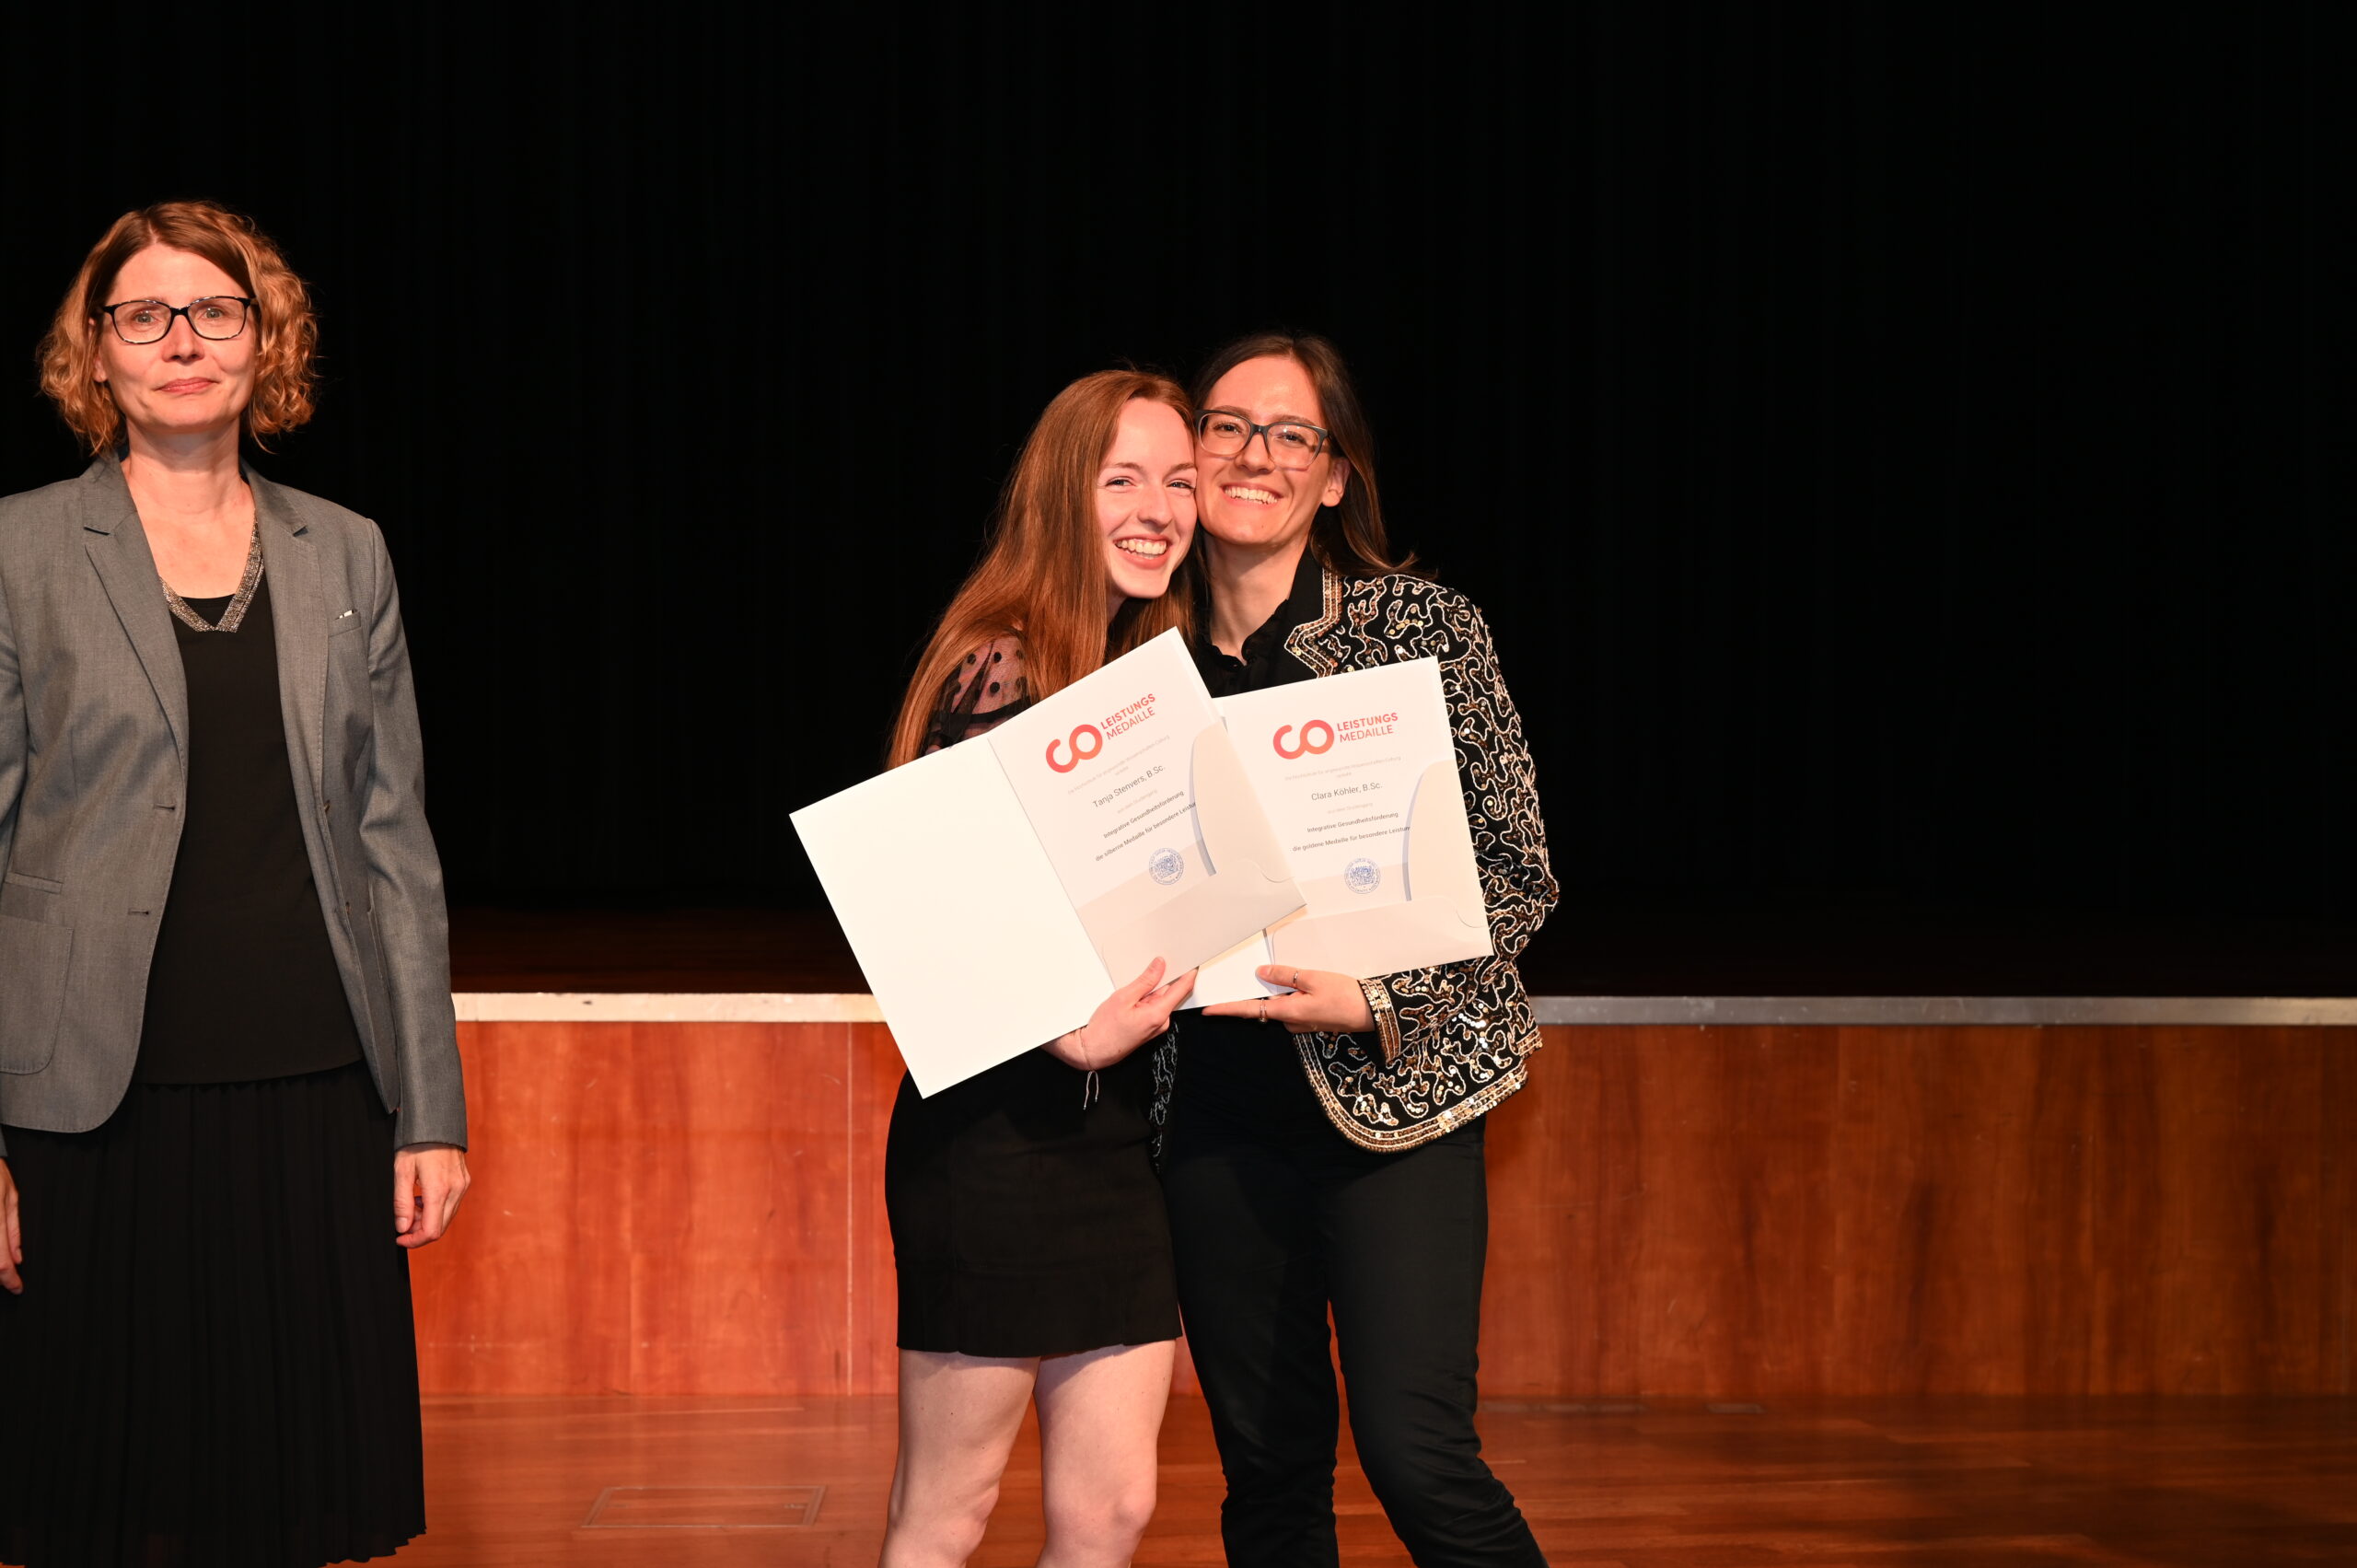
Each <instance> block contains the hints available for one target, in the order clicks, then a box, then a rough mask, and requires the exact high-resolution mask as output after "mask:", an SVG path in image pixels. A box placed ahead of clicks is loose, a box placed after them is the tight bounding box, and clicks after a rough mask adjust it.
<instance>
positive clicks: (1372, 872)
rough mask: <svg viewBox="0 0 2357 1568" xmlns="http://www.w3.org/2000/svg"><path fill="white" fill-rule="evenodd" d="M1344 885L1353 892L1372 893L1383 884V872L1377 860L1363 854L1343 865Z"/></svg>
mask: <svg viewBox="0 0 2357 1568" xmlns="http://www.w3.org/2000/svg"><path fill="white" fill-rule="evenodd" d="M1342 886H1343V887H1345V888H1348V889H1350V890H1351V891H1352V892H1353V893H1372V892H1374V891H1375V890H1376V889H1377V888H1380V887H1382V886H1383V872H1382V870H1381V868H1380V867H1378V866H1377V865H1376V864H1375V862H1373V861H1371V860H1368V859H1366V858H1365V857H1364V856H1361V857H1360V858H1359V859H1357V860H1354V861H1353V862H1351V863H1350V864H1349V865H1345V866H1344V867H1342Z"/></svg>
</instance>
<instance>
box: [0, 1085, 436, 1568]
mask: <svg viewBox="0 0 2357 1568" xmlns="http://www.w3.org/2000/svg"><path fill="white" fill-rule="evenodd" d="M7 1139H8V1150H7V1160H8V1166H9V1168H10V1170H11V1172H12V1173H13V1174H14V1175H15V1177H16V1180H17V1190H18V1191H19V1192H20V1194H21V1195H22V1202H23V1215H24V1218H23V1225H24V1248H25V1262H24V1269H23V1273H24V1280H25V1293H24V1295H21V1296H10V1295H6V1293H0V1400H5V1401H6V1405H5V1410H0V1561H6V1562H10V1563H25V1564H29V1565H30V1568H85V1565H87V1568H216V1565H217V1568H315V1565H317V1564H320V1563H327V1562H346V1561H351V1560H354V1559H361V1558H368V1557H378V1556H384V1555H386V1554H389V1553H390V1552H391V1551H393V1550H394V1549H395V1548H397V1547H399V1546H401V1544H402V1543H403V1542H405V1541H407V1540H409V1539H411V1538H412V1537H414V1536H416V1535H418V1534H419V1533H420V1532H422V1531H423V1530H424V1528H425V1496H424V1493H425V1489H424V1458H423V1445H422V1441H421V1437H420V1433H419V1423H418V1400H417V1344H416V1339H415V1330H414V1329H413V1326H412V1318H411V1315H410V1296H409V1258H408V1255H407V1254H406V1253H405V1252H403V1251H402V1250H401V1248H399V1247H397V1246H396V1245H394V1241H393V1225H392V1202H391V1199H392V1153H393V1129H392V1118H391V1117H390V1116H389V1115H388V1114H386V1111H385V1109H384V1106H383V1104H382V1103H381V1102H380V1101H379V1100H378V1099H377V1092H376V1089H375V1087H374V1086H372V1085H371V1083H370V1082H369V1077H368V1070H367V1068H366V1066H365V1065H362V1064H360V1063H354V1064H353V1065H351V1066H348V1067H339V1068H334V1069H331V1070H330V1071H328V1072H324V1073H313V1074H306V1075H305V1076H302V1077H296V1078H273V1079H269V1080H265V1081H262V1082H259V1083H240V1084H192V1085H179V1084H134V1085H133V1086H131V1090H130V1092H129V1093H128V1094H127V1095H126V1096H125V1097H124V1098H123V1102H122V1106H121V1107H120V1108H119V1109H117V1110H116V1111H115V1113H114V1115H113V1116H112V1117H111V1118H110V1119H109V1120H108V1121H107V1122H106V1123H105V1124H104V1125H102V1126H100V1127H99V1128H98V1129H96V1130H95V1131H92V1132H80V1133H58V1132H29V1131H24V1130H21V1129H18V1128H15V1127H11V1128H9V1129H7Z"/></svg>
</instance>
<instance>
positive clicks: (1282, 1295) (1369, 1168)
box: [1163, 1107, 1546, 1568]
mask: <svg viewBox="0 0 2357 1568" xmlns="http://www.w3.org/2000/svg"><path fill="white" fill-rule="evenodd" d="M1481 1140H1482V1128H1481V1123H1480V1121H1475V1122H1473V1123H1472V1124H1471V1125H1469V1126H1466V1127H1461V1128H1459V1129H1457V1131H1456V1132H1451V1133H1449V1134H1447V1135H1446V1136H1445V1137H1442V1138H1438V1139H1435V1140H1434V1141H1433V1142H1432V1143H1429V1144H1423V1145H1422V1147H1419V1148H1416V1149H1412V1150H1410V1151H1408V1152H1407V1153H1405V1154H1375V1153H1371V1152H1369V1151H1367V1150H1364V1149H1361V1148H1359V1147H1357V1146H1356V1145H1354V1144H1351V1143H1349V1142H1347V1141H1345V1140H1344V1139H1343V1138H1342V1136H1341V1134H1340V1133H1338V1132H1334V1131H1333V1129H1332V1128H1331V1127H1329V1126H1326V1125H1324V1123H1323V1120H1322V1118H1321V1119H1320V1121H1319V1122H1318V1124H1316V1125H1314V1126H1306V1127H1305V1126H1302V1125H1300V1124H1298V1123H1296V1124H1295V1125H1294V1126H1292V1127H1290V1128H1287V1129H1285V1130H1284V1131H1283V1132H1279V1131H1278V1130H1277V1129H1274V1128H1260V1129H1254V1128H1251V1127H1248V1126H1245V1125H1242V1124H1239V1123H1236V1122H1231V1121H1224V1120H1222V1119H1220V1118H1218V1117H1216V1116H1213V1115H1207V1114H1203V1113H1202V1112H1201V1111H1199V1110H1196V1109H1195V1108H1187V1107H1182V1108H1180V1109H1179V1114H1177V1115H1174V1117H1173V1119H1172V1125H1171V1128H1170V1135H1169V1142H1168V1145H1167V1152H1166V1157H1165V1161H1164V1170H1163V1178H1164V1194H1165V1196H1166V1198H1167V1202H1168V1203H1169V1206H1170V1234H1171V1242H1172V1246H1173V1249H1174V1250H1175V1252H1176V1254H1177V1257H1178V1262H1179V1308H1180V1311H1181V1313H1182V1314H1183V1315H1184V1318H1185V1319H1186V1327H1187V1342H1188V1346H1189V1348H1190V1351H1191V1352H1192V1353H1193V1355H1194V1360H1195V1370H1196V1372H1197V1374H1198V1375H1199V1376H1201V1378H1202V1385H1203V1397H1204V1400H1205V1401H1206V1403H1208V1404H1209V1406H1210V1408H1211V1417H1212V1431H1213V1435H1214V1436H1215V1437H1216V1438H1217V1440H1218V1443H1219V1457H1220V1464H1221V1467H1222V1468H1223V1469H1225V1471H1226V1474H1227V1500H1226V1502H1225V1504H1222V1505H1221V1509H1220V1534H1221V1537H1222V1539H1224V1540H1225V1544H1226V1547H1227V1561H1228V1562H1229V1563H1230V1564H1231V1565H1232V1568H1263V1565H1275V1564H1283V1565H1287V1568H1291V1565H1294V1564H1302V1565H1316V1568H1334V1564H1335V1563H1336V1562H1338V1552H1337V1548H1336V1542H1335V1539H1334V1464H1335V1447H1336V1443H1337V1439H1338V1437H1339V1434H1340V1405H1339V1400H1338V1399H1337V1397H1336V1391H1335V1387H1334V1371H1333V1361H1332V1359H1331V1356H1330V1353H1329V1343H1328V1336H1327V1312H1328V1308H1329V1306H1330V1307H1331V1308H1332V1313H1333V1334H1334V1341H1335V1342H1336V1344H1338V1345H1339V1348H1340V1351H1341V1365H1342V1377H1343V1380H1344V1382H1345V1383H1346V1384H1347V1386H1348V1388H1349V1391H1350V1411H1351V1435H1352V1437H1353V1439H1354V1440H1355V1441H1356V1443H1357V1446H1358V1455H1359V1465H1360V1468H1361V1469H1364V1471H1365V1472H1366V1478H1367V1481H1368V1483H1369V1484H1370V1485H1371V1486H1372V1487H1373V1488H1374V1490H1375V1494H1376V1498H1377V1499H1378V1500H1379V1501H1380V1502H1381V1503H1382V1504H1383V1510H1384V1512H1385V1514H1386V1515H1387V1516H1389V1518H1390V1521H1391V1527H1392V1528H1393V1529H1394V1530H1396V1531H1398V1532H1399V1539H1400V1540H1401V1541H1402V1542H1404V1543H1405V1544H1406V1546H1407V1548H1408V1552H1409V1555H1410V1556H1411V1557H1412V1558H1414V1559H1415V1561H1416V1562H1417V1563H1418V1564H1419V1565H1420V1568H1439V1565H1441V1564H1458V1563H1464V1564H1473V1563H1480V1564H1499V1563H1517V1564H1522V1563H1538V1564H1544V1563H1545V1562H1546V1559H1545V1557H1544V1556H1542V1555H1541V1554H1540V1552H1539V1551H1538V1542H1537V1541H1535V1540H1534V1539H1531V1534H1530V1527H1529V1526H1528V1525H1527V1524H1525V1523H1524V1522H1523V1517H1522V1513H1521V1511H1520V1510H1519V1509H1517V1508H1516V1507H1515V1503H1514V1498H1513V1496H1512V1494H1510V1493H1508V1492H1507V1491H1506V1489H1505V1487H1504V1485H1503V1484H1501V1483H1500V1482H1499V1481H1498V1479H1497V1478H1496V1477H1495V1476H1493V1475H1492V1474H1491V1473H1490V1467H1489V1466H1488V1465H1487V1464H1485V1463H1483V1462H1482V1459H1481V1440H1480V1436H1479V1435H1477V1434H1475V1432H1474V1430H1473V1409H1474V1404H1475V1398H1476V1396H1475V1389H1474V1370H1475V1359H1476V1358H1475V1343H1476V1342H1477V1341H1478V1339H1479V1338H1480V1328H1481V1265H1482V1260H1483V1254H1484V1249H1485V1248H1486V1246H1487V1244H1488V1239H1489V1189H1488V1182H1487V1173H1486V1171H1485V1169H1484V1167H1483V1163H1482V1141H1481Z"/></svg>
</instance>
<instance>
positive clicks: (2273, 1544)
mask: <svg viewBox="0 0 2357 1568" xmlns="http://www.w3.org/2000/svg"><path fill="white" fill-rule="evenodd" d="M1481 1428H1482V1432H1483V1434H1484V1437H1485V1440H1486V1442H1487V1445H1488V1452H1489V1455H1490V1458H1491V1460H1492V1463H1493V1464H1494V1465H1495V1466H1496V1467H1497V1469H1498V1473H1499V1474H1500V1475H1501V1476H1502V1477H1504V1479H1505V1481H1506V1482H1507V1484H1508V1485H1510V1486H1512V1487H1513V1488H1514V1490H1515V1493H1516V1495H1517V1497H1518V1498H1519V1500H1520V1501H1521V1504H1522V1506H1523V1509H1524V1511H1525V1512H1526V1513H1527V1515H1528V1516H1529V1517H1530V1520H1531V1523H1532V1527H1533V1528H1534V1529H1536V1531H1537V1532H1538V1539H1539V1543H1540V1544H1541V1545H1542V1546H1543V1547H1544V1548H1545V1549H1546V1551H1547V1553H1548V1556H1549V1557H1550V1560H1551V1561H1552V1562H1556V1563H1559V1564H1561V1563H1586V1564H1596V1565H1608V1564H1613V1563H1625V1564H1628V1565H1630V1568H1671V1565H1673V1564H1676V1565H1679V1568H1711V1565H1728V1568H1735V1565H1746V1568H1747V1565H1751V1564H1772V1565H1775V1568H1835V1565H1838V1564H1848V1563H1855V1564H1869V1565H1874V1568H1895V1565H1898V1564H1906V1565H1909V1568H1982V1565H1987V1568H1998V1565H2000V1564H2005V1565H2017V1564H2023V1563H2031V1564H2038V1563H2105V1564H2127V1563H2152V1564H2159V1565H2164V1568H2212V1565H2215V1568H2230V1565H2231V1568H2253V1565H2258V1564H2271V1563H2343V1564H2346V1563H2352V1562H2357V1400H2349V1399H2337V1398H2336V1399H2274V1400H2225V1399H2102V1400H2062V1399H1922V1400H1838V1401H1836V1400H1827V1401H1817V1402H1787V1403H1771V1404H1769V1405H1767V1406H1766V1407H1764V1408H1760V1407H1753V1406H1734V1407H1719V1408H1718V1409H1715V1410H1714V1409H1713V1408H1711V1407H1707V1406H1704V1405H1702V1404H1700V1403H1697V1402H1694V1401H1690V1400H1647V1401H1645V1402H1644V1403H1643V1405H1639V1404H1636V1403H1634V1402H1599V1403H1595V1404H1586V1405H1582V1404H1576V1403H1573V1402H1569V1401H1552V1400H1543V1401H1542V1400H1533V1401H1515V1400H1505V1401H1499V1402H1496V1403H1493V1404H1491V1405H1487V1406H1485V1407H1484V1409H1483V1412H1482V1418H1481ZM425 1442H426V1482H427V1488H428V1493H427V1498H428V1516H429V1518H430V1519H431V1521H432V1528H431V1530H430V1532H429V1533H428V1534H427V1535H426V1536H425V1538H424V1539H423V1540H421V1541H419V1542H418V1543H417V1544H416V1545H414V1546H412V1547H411V1548H409V1549H408V1550H407V1551H403V1552H401V1555H400V1558H399V1559H398V1561H399V1562H401V1563H403V1564H407V1565H409V1568H458V1565H459V1564H465V1565H467V1568H502V1565H506V1564H517V1565H525V1564H532V1565H539V1564H556V1563H564V1564H577V1565H580V1568H604V1565H610V1564H621V1563H628V1564H642V1563H644V1564H657V1563H660V1564H666V1565H677V1568H705V1565H712V1564H728V1565H737V1564H744V1565H748V1568H749V1565H751V1564H757V1563H758V1564H765V1565H766V1564H778V1563H794V1564H803V1563H830V1564H845V1565H860V1568H865V1565H866V1564H869V1563H873V1562H875V1560H876V1551H877V1545H878V1543H879V1541H880V1540H881V1539H882V1520H883V1513H884V1500H885V1493H886V1491H887V1488H888V1484H889V1481H890V1474H891V1463H892V1409H891V1403H890V1401H889V1400H887V1399H882V1398H863V1399H820V1398H800V1399H766V1398H752V1399H714V1398H702V1399H645V1398H642V1399H630V1398H610V1399H532V1398H498V1399H490V1398H470V1397H459V1396H448V1397H438V1398H435V1399H431V1400H428V1401H427V1402H426V1407H425ZM1162 1455H1163V1463H1162V1504H1161V1508H1160V1510H1159V1512H1158V1513H1157V1515H1156V1516H1155V1522H1154V1527H1153V1529H1152V1531H1151V1532H1150V1533H1149V1534H1148V1536H1147V1538H1146V1540H1145V1543H1144V1547H1143V1549H1142V1550H1141V1551H1139V1553H1138V1558H1137V1561H1138V1562H1140V1563H1141V1564H1156V1563H1168V1564H1179V1563H1190V1564H1202V1563H1210V1564H1216V1563H1218V1562H1220V1561H1221V1554H1220V1547H1219V1532H1218V1509H1219V1498H1220V1490H1221V1489H1220V1480H1219V1467H1218V1462H1217V1460H1216V1458H1215V1457H1214V1455H1213V1448H1212V1441H1211V1430H1210V1426H1209V1424H1208V1423H1207V1422H1206V1420H1205V1418H1204V1414H1203V1407H1202V1400H1199V1399H1191V1398H1180V1399H1176V1400H1173V1401H1172V1403H1171V1408H1170V1414H1169V1417H1168V1419H1167V1422H1166V1423H1165V1425H1164V1428H1163V1437H1162ZM1027 1456H1028V1457H1027ZM819 1489H823V1490H822V1491H821V1490H819ZM1338 1496H1339V1499H1340V1511H1341V1533H1342V1561H1343V1562H1345V1563H1347V1564H1353V1565H1362V1564H1364V1565H1372V1564H1377V1563H1383V1564H1393V1563H1405V1562H1407V1561H1408V1559H1407V1555H1406V1554H1405V1553H1404V1552H1403V1551H1400V1550H1399V1545H1398V1543H1397V1542H1396V1541H1395V1540H1394V1539H1392V1536H1391V1534H1390V1532H1389V1530H1388V1529H1387V1527H1385V1525H1384V1522H1383V1517H1382V1515H1381V1513H1380V1511H1379V1510H1378V1509H1377V1508H1376V1504H1375V1502H1374V1500H1373V1498H1372V1497H1371V1496H1370V1495H1369V1493H1367V1490H1366V1486H1365V1483H1364V1481H1361V1480H1360V1479H1359V1476H1358V1474H1357V1471H1356V1469H1354V1468H1353V1467H1351V1466H1350V1465H1349V1464H1348V1463H1347V1462H1346V1463H1345V1466H1344V1469H1343V1472H1342V1475H1341V1479H1340V1484H1339V1490H1338ZM593 1515H594V1516H595V1517H594V1520H593ZM722 1521H734V1522H735V1527H725V1526H723V1524H722ZM1038 1551H1039V1464H1038V1446H1037V1441H1036V1438H1035V1437H1034V1436H1033V1435H1032V1434H1030V1433H1029V1432H1028V1430H1027V1432H1026V1434H1025V1438H1024V1441H1023V1443H1022V1444H1021V1445H1019V1446H1018V1447H1017V1449H1016V1462H1015V1464H1014V1465H1013V1466H1012V1467H1011V1469H1010V1470H1009V1473H1008V1477H1007V1485H1006V1489H1005V1494H1004V1498H1003V1500H1002V1502H1001V1503H1000V1504H999V1510H998V1515H997V1517H996V1518H995V1520H994V1521H993V1525H992V1527H991V1533H990V1537H989V1539H987V1540H986V1541H985V1542H984V1543H983V1546H982V1550H981V1552H980V1553H978V1554H977V1555H976V1557H975V1558H974V1560H973V1561H974V1562H975V1564H976V1565H977V1568H1013V1565H1017V1564H1028V1563H1030V1562H1033V1560H1034V1559H1035V1557H1036V1556H1037V1554H1038Z"/></svg>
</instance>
